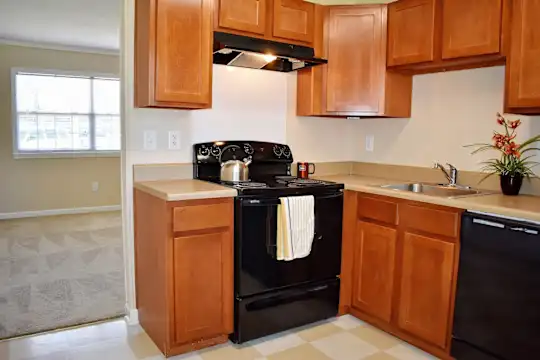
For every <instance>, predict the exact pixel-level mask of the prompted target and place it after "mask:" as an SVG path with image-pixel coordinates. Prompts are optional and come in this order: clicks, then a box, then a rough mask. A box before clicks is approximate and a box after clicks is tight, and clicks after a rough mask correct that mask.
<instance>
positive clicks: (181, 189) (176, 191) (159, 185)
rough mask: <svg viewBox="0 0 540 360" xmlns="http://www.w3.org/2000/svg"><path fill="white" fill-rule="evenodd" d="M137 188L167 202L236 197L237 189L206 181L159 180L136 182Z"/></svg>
mask: <svg viewBox="0 0 540 360" xmlns="http://www.w3.org/2000/svg"><path fill="white" fill-rule="evenodd" d="M134 186H135V188H136V189H139V190H141V191H144V192H146V193H149V194H152V195H154V196H156V197H158V198H160V199H163V200H167V201H179V200H195V199H212V198H223V197H235V196H236V195H237V194H238V193H237V191H236V190H235V189H231V188H229V187H226V186H221V185H218V184H213V183H210V182H206V181H201V180H194V179H185V180H158V181H142V182H136V183H135V185H134Z"/></svg>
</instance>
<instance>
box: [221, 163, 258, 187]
mask: <svg viewBox="0 0 540 360" xmlns="http://www.w3.org/2000/svg"><path fill="white" fill-rule="evenodd" d="M249 164H251V158H245V159H244V161H240V160H228V161H225V162H222V163H221V181H230V182H240V181H248V180H249Z"/></svg>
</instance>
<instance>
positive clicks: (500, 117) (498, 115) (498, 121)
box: [497, 114, 504, 125]
mask: <svg viewBox="0 0 540 360" xmlns="http://www.w3.org/2000/svg"><path fill="white" fill-rule="evenodd" d="M497 123H498V124H499V125H503V124H504V118H503V117H502V115H501V114H497Z"/></svg>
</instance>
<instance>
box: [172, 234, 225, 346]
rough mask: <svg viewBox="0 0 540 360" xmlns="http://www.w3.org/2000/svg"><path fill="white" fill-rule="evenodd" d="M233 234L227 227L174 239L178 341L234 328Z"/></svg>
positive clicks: (176, 331) (218, 333)
mask: <svg viewBox="0 0 540 360" xmlns="http://www.w3.org/2000/svg"><path fill="white" fill-rule="evenodd" d="M230 238H231V233H230V231H228V230H227V231H220V232H216V233H209V234H202V235H193V236H183V237H178V238H175V239H174V240H173V241H174V245H173V247H174V279H175V280H174V305H175V314H174V319H175V340H176V342H177V343H186V342H190V341H192V340H193V339H204V338H212V337H215V336H219V335H221V334H229V333H231V332H232V331H233V329H232V311H231V309H232V307H233V303H232V300H233V292H232V285H233V284H232V277H231V273H230V271H229V270H230V269H231V268H232V266H233V264H232V256H230V254H232V252H233V249H232V242H231V241H230V240H229V239H230Z"/></svg>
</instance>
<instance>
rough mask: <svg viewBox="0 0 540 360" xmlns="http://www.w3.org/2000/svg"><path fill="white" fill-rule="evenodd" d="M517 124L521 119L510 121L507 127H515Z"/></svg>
mask: <svg viewBox="0 0 540 360" xmlns="http://www.w3.org/2000/svg"><path fill="white" fill-rule="evenodd" d="M519 125H521V120H519V119H518V120H515V121H510V124H509V127H510V129H517V128H518V127H519Z"/></svg>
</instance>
